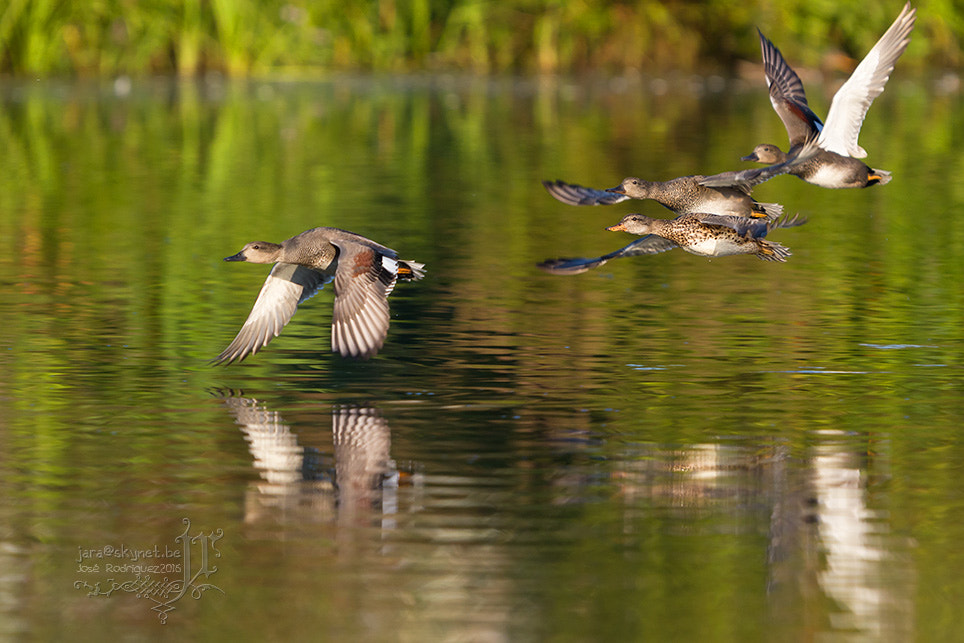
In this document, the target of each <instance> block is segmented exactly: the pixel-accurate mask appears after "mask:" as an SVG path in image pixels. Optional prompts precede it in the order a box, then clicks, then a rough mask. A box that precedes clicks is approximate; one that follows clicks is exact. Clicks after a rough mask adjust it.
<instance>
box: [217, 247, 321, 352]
mask: <svg viewBox="0 0 964 643" xmlns="http://www.w3.org/2000/svg"><path fill="white" fill-rule="evenodd" d="M329 281H331V276H330V275H328V274H326V273H323V272H319V271H317V270H312V269H311V268H305V267H303V266H299V265H296V264H293V263H276V264H275V265H274V268H272V269H271V272H270V273H269V274H268V278H267V279H265V280H264V285H263V286H262V287H261V292H260V293H258V298H257V299H256V300H255V302H254V307H252V308H251V312H250V313H249V314H248V318H247V319H246V320H245V322H244V325H243V326H242V327H241V330H240V331H238V334H237V336H236V337H235V338H234V341H232V342H231V344H230V345H229V346H228V347H227V348H225V349H224V350H223V351H222V352H221V354H220V355H218V356H217V357H215V358H214V359H213V360H211V361H212V363H214V364H230V363H231V362H233V361H235V360H243V359H244V358H245V357H247V356H248V355H251V354H253V353H257V352H258V351H259V350H261V349H262V348H264V347H265V346H267V345H268V342H270V341H271V340H272V339H274V338H275V337H277V336H278V335H280V334H281V331H282V329H284V327H285V326H286V325H287V324H288V322H289V321H291V317H292V315H294V314H295V310H297V309H298V305H299V304H300V303H301V302H303V301H304V300H306V299H308V298H309V297H311V296H312V295H314V294H315V293H316V292H318V291H319V290H321V288H322V287H323V286H324V285H325V284H326V283H328V282H329Z"/></svg>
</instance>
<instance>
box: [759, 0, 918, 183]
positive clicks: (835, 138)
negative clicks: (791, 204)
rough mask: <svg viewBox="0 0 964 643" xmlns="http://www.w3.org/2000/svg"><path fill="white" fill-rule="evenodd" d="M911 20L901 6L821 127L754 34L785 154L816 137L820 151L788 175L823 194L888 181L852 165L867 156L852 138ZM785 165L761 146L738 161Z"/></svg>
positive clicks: (786, 71)
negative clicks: (782, 129) (785, 140)
mask: <svg viewBox="0 0 964 643" xmlns="http://www.w3.org/2000/svg"><path fill="white" fill-rule="evenodd" d="M916 15H917V10H916V9H912V8H911V6H910V3H909V2H908V3H907V4H905V5H904V9H903V11H901V12H900V15H899V16H897V19H896V20H895V21H894V23H893V24H892V25H891V26H890V28H889V29H887V31H886V32H885V33H884V35H883V36H881V38H880V40H878V41H877V44H875V45H874V47H873V49H871V50H870V53H868V54H867V56H866V57H865V58H864V59H863V60H862V61H861V63H860V64H859V65H857V68H856V69H855V70H854V72H853V74H851V76H850V78H849V79H848V80H847V82H846V83H844V84H843V86H842V87H841V88H840V89H839V90H838V91H837V93H836V94H835V95H834V97H833V101H832V102H831V104H830V112H829V113H828V115H827V122H826V124H824V123H823V122H822V121H821V120H820V118H819V117H818V116H817V115H816V114H814V113H813V111H812V110H811V109H810V106H809V105H808V104H807V96H806V93H805V92H804V89H803V83H802V82H801V81H800V77H799V76H797V74H796V72H794V71H793V69H792V68H791V67H790V65H788V64H787V62H786V61H785V60H784V59H783V56H782V55H781V54H780V50H779V49H777V48H776V47H775V46H774V44H773V43H772V42H770V41H769V40H768V39H767V38H766V36H764V35H763V32H760V31H759V29H758V30H757V31H758V32H759V33H760V46H761V48H762V49H763V68H764V72H765V73H766V79H767V85H768V86H769V88H770V102H771V103H772V104H773V109H774V110H775V111H776V113H777V115H779V116H780V120H782V121H783V125H784V127H786V130H787V135H788V136H789V139H790V149H791V151H792V150H793V148H794V147H795V146H798V145H801V144H802V143H803V142H804V141H805V140H807V139H808V138H810V137H813V136H818V138H817V143H818V144H819V145H820V148H821V151H820V152H819V153H818V154H817V155H815V156H814V157H813V158H812V159H810V161H809V162H808V163H804V164H801V165H798V166H796V167H794V168H793V169H792V170H790V171H789V172H788V173H789V174H793V175H795V176H798V177H800V178H801V179H803V180H804V181H806V182H807V183H812V184H814V185H818V186H820V187H825V188H864V187H869V186H871V185H877V184H881V185H883V184H884V183H887V182H888V181H890V179H891V174H890V172H886V171H884V170H877V169H874V168H871V167H869V166H868V165H866V164H865V163H863V162H862V161H859V160H857V159H862V158H864V157H866V156H867V152H866V151H865V150H864V149H863V148H862V147H860V145H858V144H857V137H858V136H859V135H860V126H861V125H862V124H863V122H864V116H866V115H867V109H868V108H869V107H870V104H871V103H872V102H873V101H874V99H875V98H877V96H879V95H880V93H881V92H882V91H884V85H886V84H887V80H888V79H889V78H890V73H891V71H893V69H894V64H895V63H896V62H897V59H898V58H899V57H900V55H901V54H902V53H904V49H906V48H907V43H908V42H910V32H911V30H912V29H913V28H914V20H915V18H916ZM785 159H786V155H785V154H784V153H783V151H782V150H781V149H780V148H779V147H778V146H776V145H771V144H768V143H764V144H761V145H757V146H756V148H755V149H754V150H753V152H752V153H751V154H749V155H747V156H744V157H743V159H742V160H744V161H756V162H759V163H781V162H783V161H784V160H785Z"/></svg>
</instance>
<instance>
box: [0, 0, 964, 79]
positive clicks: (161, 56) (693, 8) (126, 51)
mask: <svg viewBox="0 0 964 643" xmlns="http://www.w3.org/2000/svg"><path fill="white" fill-rule="evenodd" d="M900 8H901V3H900V2H888V3H870V4H867V3H858V2H847V1H841V2H827V1H826V0H819V1H816V0H787V1H785V2H773V1H772V0H750V1H748V2H737V1H735V0H709V1H707V2H696V1H692V0H675V1H670V2H655V1H653V0H634V1H627V2H606V1H602V0H584V1H582V2H566V1H562V0H509V1H506V2H485V1H483V0H381V1H378V2H376V1H372V0H319V1H317V2H309V1H308V0H287V1H285V0H265V1H261V2H255V1H254V0H143V1H140V2H133V1H132V0H98V1H96V2H60V1H58V0H9V1H8V2H6V4H5V5H3V4H2V3H0V73H7V74H17V75H32V76H38V75H39V76H49V75H78V76H111V75H118V74H132V75H143V74H172V73H176V74H179V75H181V76H195V75H199V74H203V73H205V72H208V71H218V72H221V73H224V74H228V75H230V76H249V75H267V74H278V73H283V74H286V75H311V74H317V73H318V72H320V71H324V70H345V69H352V70H374V71H414V70H433V71H438V70H470V71H474V72H583V71H587V70H590V69H591V70H594V71H607V72H625V71H631V70H639V71H641V70H646V69H681V70H690V71H696V70H698V71H709V70H715V71H726V70H731V69H732V68H733V67H735V66H736V65H737V64H738V63H739V61H741V60H754V61H755V60H757V59H758V58H759V48H758V43H757V38H756V34H755V32H754V26H759V27H760V28H761V29H763V30H764V31H765V32H766V33H767V35H769V36H770V37H771V38H773V39H774V40H775V41H776V42H777V43H778V44H779V45H780V46H781V47H784V48H785V50H786V52H787V53H788V54H790V53H792V58H793V61H794V63H795V64H799V65H809V66H818V65H822V64H827V62H826V61H827V60H831V59H832V58H828V56H830V55H831V54H833V53H835V52H837V53H843V54H845V55H847V56H849V57H851V58H860V57H862V56H863V55H864V54H865V53H866V52H867V50H868V49H869V48H870V47H871V46H872V45H873V43H874V42H875V41H876V39H877V38H878V37H879V36H880V35H881V34H882V33H883V31H884V30H885V29H886V28H887V26H888V25H889V24H890V23H891V22H892V21H893V19H894V18H895V17H896V16H897V14H898V12H899V11H900ZM962 33H964V6H962V5H961V4H960V3H957V2H954V1H953V0H931V1H929V2H927V3H920V4H919V17H918V24H917V29H916V32H915V36H916V37H915V38H914V40H913V41H912V43H911V46H910V48H909V50H908V52H907V54H906V55H905V56H904V58H903V60H902V63H901V64H902V65H911V66H924V65H930V66H935V67H950V66H956V65H959V64H960V63H961V61H962V43H961V34H962ZM807 43H814V44H813V46H812V48H809V49H807V48H805V45H806V44H807Z"/></svg>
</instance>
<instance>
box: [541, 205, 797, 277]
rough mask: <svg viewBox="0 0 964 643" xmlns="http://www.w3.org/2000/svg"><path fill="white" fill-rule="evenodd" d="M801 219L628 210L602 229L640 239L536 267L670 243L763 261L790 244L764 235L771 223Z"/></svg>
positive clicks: (559, 269)
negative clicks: (611, 249) (664, 214)
mask: <svg viewBox="0 0 964 643" xmlns="http://www.w3.org/2000/svg"><path fill="white" fill-rule="evenodd" d="M806 222H807V220H806V219H805V218H802V217H800V216H799V215H794V216H793V217H790V218H787V217H780V218H779V219H776V220H773V219H770V220H763V219H750V218H747V217H738V216H732V215H720V214H706V213H702V212H697V213H690V214H683V215H680V216H679V217H677V218H675V219H671V220H668V219H655V218H653V217H647V216H645V215H642V214H628V215H626V216H625V217H623V219H622V221H620V222H619V223H618V224H616V225H614V226H610V227H608V228H606V229H607V230H611V231H622V232H629V233H632V234H640V235H646V236H644V237H643V238H642V239H639V240H638V241H634V242H633V243H631V244H629V245H628V246H625V247H623V248H620V249H619V250H616V251H615V252H610V253H609V254H606V255H603V256H601V257H596V258H594V259H583V258H579V259H550V260H548V261H544V262H542V263H541V264H539V267H540V268H542V269H543V270H545V271H546V272H549V273H552V274H556V275H576V274H579V273H583V272H586V271H587V270H590V269H591V268H597V267H599V266H601V265H603V264H604V263H606V262H608V261H612V260H613V259H620V258H623V257H637V256H640V255H654V254H658V253H660V252H666V251H667V250H672V249H673V248H682V249H683V250H685V251H686V252H689V253H692V254H695V255H700V256H704V257H725V256H729V255H740V254H755V255H756V256H757V257H759V258H760V259H763V260H765V261H786V260H787V257H789V256H790V254H791V252H790V249H789V248H787V247H786V246H783V245H781V244H779V243H775V242H773V241H767V240H766V239H764V237H766V235H767V233H768V232H769V231H770V230H772V229H774V228H792V227H794V226H799V225H803V224H804V223H806Z"/></svg>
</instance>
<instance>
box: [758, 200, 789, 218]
mask: <svg viewBox="0 0 964 643" xmlns="http://www.w3.org/2000/svg"><path fill="white" fill-rule="evenodd" d="M781 214H783V206H782V205H780V204H779V203H760V202H759V201H754V202H753V216H755V217H766V218H767V219H776V218H777V217H779V216H780V215H781Z"/></svg>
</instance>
